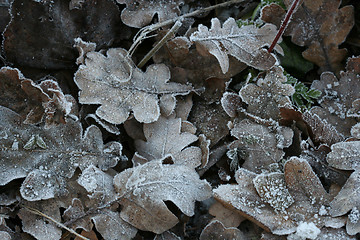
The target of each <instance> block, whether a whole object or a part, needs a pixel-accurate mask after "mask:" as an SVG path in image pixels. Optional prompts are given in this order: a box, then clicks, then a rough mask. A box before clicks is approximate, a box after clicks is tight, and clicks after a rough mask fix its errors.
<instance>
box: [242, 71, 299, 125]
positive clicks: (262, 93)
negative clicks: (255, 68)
mask: <svg viewBox="0 0 360 240" xmlns="http://www.w3.org/2000/svg"><path fill="white" fill-rule="evenodd" d="M286 81H287V78H286V76H285V75H284V69H282V67H273V68H272V69H270V71H269V72H268V73H267V74H266V76H265V78H259V79H258V80H257V82H256V84H254V83H248V84H246V85H245V86H244V87H242V88H241V90H240V92H239V95H240V97H241V99H242V100H243V101H244V102H245V103H247V104H248V108H247V111H248V112H249V113H252V114H255V115H257V116H258V117H261V118H272V119H278V118H279V116H280V110H279V108H280V107H283V106H287V105H289V106H291V100H290V98H289V96H291V95H293V94H294V93H295V88H294V87H293V86H291V85H290V84H285V82H286Z"/></svg>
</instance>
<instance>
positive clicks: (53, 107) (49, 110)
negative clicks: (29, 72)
mask: <svg viewBox="0 0 360 240" xmlns="http://www.w3.org/2000/svg"><path fill="white" fill-rule="evenodd" d="M0 91H1V92H2V93H3V94H2V95H1V96H0V103H1V105H2V106H4V107H8V108H10V109H11V110H13V111H15V112H17V113H18V114H20V115H22V116H23V118H24V120H25V123H29V124H38V123H40V122H42V121H45V126H46V127H50V126H52V125H56V124H58V123H65V122H66V117H67V116H69V115H70V114H73V111H74V108H75V106H76V101H75V99H74V98H73V97H72V96H71V95H65V94H64V93H63V92H62V90H61V89H60V87H59V85H58V83H57V82H55V81H53V80H45V81H42V82H41V83H40V84H35V83H34V82H33V81H32V80H30V79H27V78H25V77H24V76H23V75H22V73H21V72H20V71H19V70H18V69H17V68H10V67H2V68H1V69H0ZM72 116H73V118H76V116H74V115H72Z"/></svg>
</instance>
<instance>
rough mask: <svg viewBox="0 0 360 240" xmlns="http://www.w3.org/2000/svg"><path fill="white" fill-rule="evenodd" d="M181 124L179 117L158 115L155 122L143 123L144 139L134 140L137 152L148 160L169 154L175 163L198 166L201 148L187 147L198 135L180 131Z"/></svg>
mask: <svg viewBox="0 0 360 240" xmlns="http://www.w3.org/2000/svg"><path fill="white" fill-rule="evenodd" d="M188 123H189V122H188ZM189 124H191V123H189ZM181 125H182V121H181V119H180V118H175V117H174V116H170V117H168V118H166V117H163V116H160V118H159V119H158V120H157V121H156V122H154V123H148V124H144V128H143V129H144V134H145V138H146V141H143V140H140V139H138V140H135V148H136V150H137V152H138V154H140V155H141V156H143V157H145V158H146V159H147V160H149V161H150V160H154V159H160V158H163V157H166V156H167V155H171V156H172V157H173V158H174V162H175V163H176V164H185V165H187V166H189V167H190V166H192V167H194V168H195V167H197V166H199V165H200V163H201V156H202V154H201V149H200V148H199V147H188V146H189V145H190V144H191V143H193V142H195V141H196V140H198V137H197V136H195V135H194V134H192V133H189V132H182V131H181Z"/></svg>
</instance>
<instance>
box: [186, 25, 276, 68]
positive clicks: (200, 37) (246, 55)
mask: <svg viewBox="0 0 360 240" xmlns="http://www.w3.org/2000/svg"><path fill="white" fill-rule="evenodd" d="M276 33H277V31H276V26H275V25H272V24H265V25H264V26H263V27H261V28H257V27H256V26H254V25H248V26H242V27H240V28H239V27H238V25H237V23H236V22H235V19H233V18H229V19H228V20H226V21H225V22H224V24H223V26H222V27H221V24H220V21H219V19H217V18H213V19H212V20H211V28H210V29H208V28H207V27H206V26H204V25H201V24H200V25H199V27H198V31H196V32H194V33H193V34H192V35H191V36H190V40H191V41H192V42H195V43H196V48H197V50H198V51H199V52H200V54H203V55H206V54H209V53H210V54H211V55H214V56H215V57H216V59H217V60H218V62H219V64H220V67H221V70H222V72H223V73H224V74H225V73H226V72H227V71H228V70H229V57H228V55H231V56H233V57H235V58H236V59H237V60H238V61H240V62H243V63H245V64H247V65H249V66H251V67H254V68H256V69H259V70H266V69H270V68H271V67H272V66H273V65H274V64H275V62H276V59H275V57H274V56H273V55H272V54H270V53H268V52H267V50H266V49H264V48H263V47H265V46H270V45H271V42H272V41H273V39H274V38H275V36H276ZM275 50H276V51H278V52H280V53H282V49H281V47H280V46H279V45H277V46H276V47H275Z"/></svg>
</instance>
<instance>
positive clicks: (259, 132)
mask: <svg viewBox="0 0 360 240" xmlns="http://www.w3.org/2000/svg"><path fill="white" fill-rule="evenodd" d="M231 135H232V136H234V137H236V138H237V139H238V140H235V141H234V142H232V143H231V144H230V145H229V148H230V149H239V150H241V151H242V152H244V153H246V154H245V156H244V157H243V158H244V159H245V163H244V164H243V166H242V167H244V168H246V169H248V170H251V171H253V172H256V173H260V172H261V168H264V167H265V166H267V165H269V164H271V163H276V162H279V161H280V160H281V159H282V157H283V156H284V155H285V153H284V152H283V151H282V150H281V149H278V148H277V145H278V142H277V140H276V135H275V134H274V133H272V132H270V129H269V128H267V127H265V126H264V125H260V124H257V123H253V122H251V121H249V120H247V119H245V120H242V121H241V122H239V123H237V124H236V125H235V126H234V128H233V129H232V130H231Z"/></svg>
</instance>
